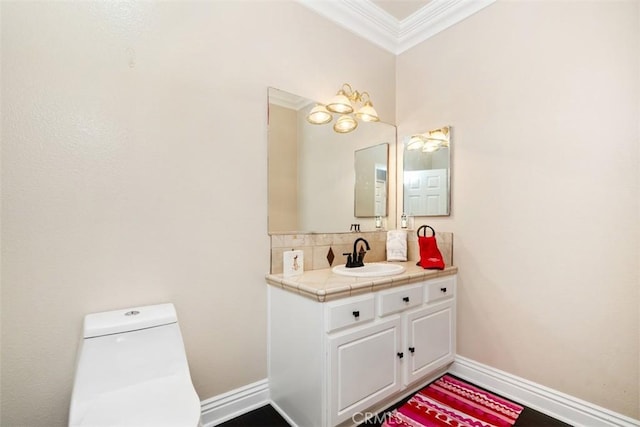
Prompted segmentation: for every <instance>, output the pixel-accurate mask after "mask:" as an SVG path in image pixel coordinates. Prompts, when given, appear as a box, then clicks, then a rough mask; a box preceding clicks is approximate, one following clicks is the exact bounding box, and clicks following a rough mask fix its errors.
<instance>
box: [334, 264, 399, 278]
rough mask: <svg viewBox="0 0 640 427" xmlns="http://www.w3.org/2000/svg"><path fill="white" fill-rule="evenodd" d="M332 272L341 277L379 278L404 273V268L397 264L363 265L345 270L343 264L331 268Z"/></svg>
mask: <svg viewBox="0 0 640 427" xmlns="http://www.w3.org/2000/svg"><path fill="white" fill-rule="evenodd" d="M333 272H334V273H336V274H340V275H342V276H352V277H380V276H395V275H396V274H402V273H404V267H403V266H401V265H397V264H377V263H371V264H365V265H364V267H355V268H347V267H345V265H344V264H342V265H337V266H335V267H333Z"/></svg>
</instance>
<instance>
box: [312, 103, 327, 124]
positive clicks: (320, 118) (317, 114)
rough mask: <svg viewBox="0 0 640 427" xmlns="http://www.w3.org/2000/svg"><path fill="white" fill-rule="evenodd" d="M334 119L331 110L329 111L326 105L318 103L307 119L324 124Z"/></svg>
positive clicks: (313, 122)
mask: <svg viewBox="0 0 640 427" xmlns="http://www.w3.org/2000/svg"><path fill="white" fill-rule="evenodd" d="M332 119H333V116H332V115H331V113H330V112H328V111H327V109H326V108H325V106H324V105H320V104H318V105H316V106H315V107H313V109H312V110H311V111H310V112H309V114H308V115H307V121H308V122H309V123H311V124H314V125H323V124H325V123H329V122H330V121H331V120H332Z"/></svg>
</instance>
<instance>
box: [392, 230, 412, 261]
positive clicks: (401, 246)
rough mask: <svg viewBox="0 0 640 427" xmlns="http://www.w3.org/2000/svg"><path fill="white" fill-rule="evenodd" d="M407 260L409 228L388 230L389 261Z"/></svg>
mask: <svg viewBox="0 0 640 427" xmlns="http://www.w3.org/2000/svg"><path fill="white" fill-rule="evenodd" d="M406 260H407V230H389V231H387V261H406Z"/></svg>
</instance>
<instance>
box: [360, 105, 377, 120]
mask: <svg viewBox="0 0 640 427" xmlns="http://www.w3.org/2000/svg"><path fill="white" fill-rule="evenodd" d="M356 117H357V118H359V119H362V121H365V122H377V121H380V118H379V117H378V113H377V112H376V110H375V109H374V108H373V104H372V103H371V101H367V102H365V103H364V105H363V106H362V108H360V110H358V112H357V113H356Z"/></svg>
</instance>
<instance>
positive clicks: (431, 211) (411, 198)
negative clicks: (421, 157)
mask: <svg viewBox="0 0 640 427" xmlns="http://www.w3.org/2000/svg"><path fill="white" fill-rule="evenodd" d="M404 206H405V213H407V214H408V215H416V214H418V213H420V214H421V215H425V214H426V215H446V214H447V170H446V169H429V170H417V171H406V172H405V173H404Z"/></svg>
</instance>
